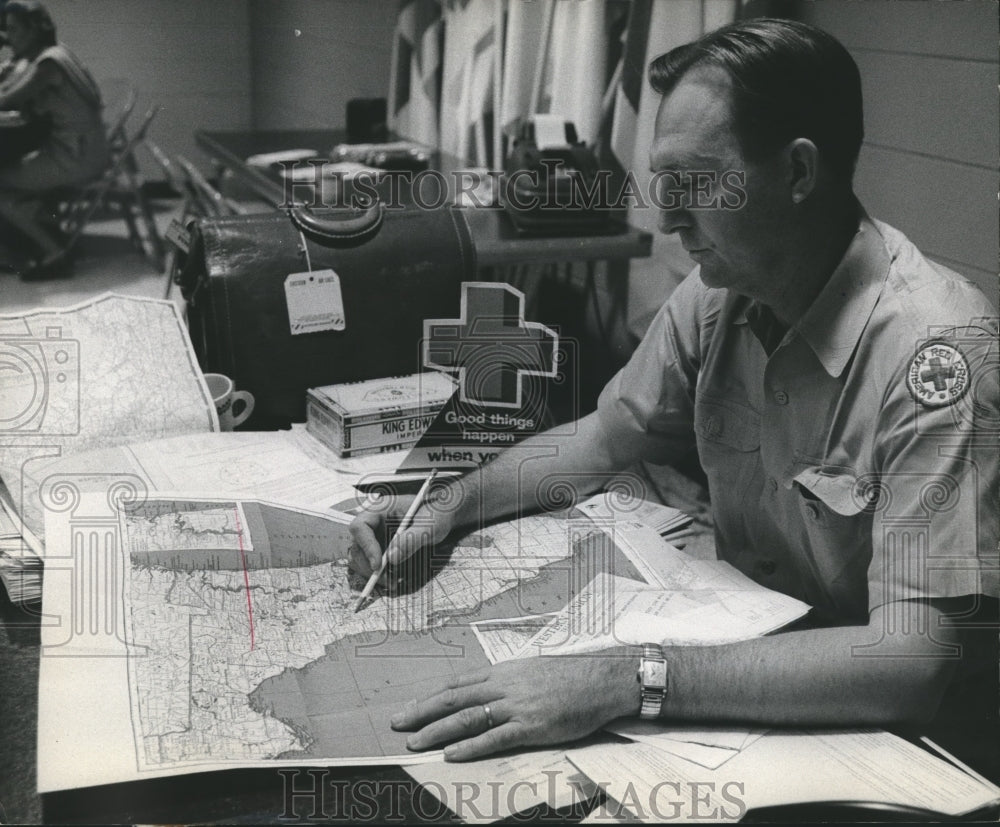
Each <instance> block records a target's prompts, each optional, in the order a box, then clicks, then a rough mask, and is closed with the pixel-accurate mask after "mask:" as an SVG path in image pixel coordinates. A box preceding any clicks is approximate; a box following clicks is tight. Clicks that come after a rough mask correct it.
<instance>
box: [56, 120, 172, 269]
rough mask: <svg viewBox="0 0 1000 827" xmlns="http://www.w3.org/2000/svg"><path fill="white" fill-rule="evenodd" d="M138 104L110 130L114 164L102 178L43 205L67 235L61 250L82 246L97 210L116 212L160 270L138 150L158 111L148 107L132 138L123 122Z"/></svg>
mask: <svg viewBox="0 0 1000 827" xmlns="http://www.w3.org/2000/svg"><path fill="white" fill-rule="evenodd" d="M134 103H135V102H134V100H132V101H131V104H130V105H128V106H127V107H126V108H125V109H124V110H123V112H122V114H121V115H120V116H119V118H118V120H117V122H116V123H115V124H113V125H112V126H111V127H110V128H109V131H108V137H109V143H110V149H111V163H110V164H109V166H108V167H107V168H106V169H105V171H104V172H103V173H102V174H101V176H100V177H99V178H96V179H94V180H93V181H91V182H89V183H87V184H84V185H82V186H79V187H62V188H59V189H56V190H53V191H51V192H49V193H46V194H45V196H44V197H43V202H44V203H45V204H46V205H48V207H49V209H50V211H51V214H52V215H53V216H54V217H55V220H56V222H57V224H58V226H59V229H60V230H61V231H62V232H63V233H64V234H65V236H66V241H65V243H64V245H63V246H64V249H65V250H66V251H67V252H68V251H70V250H72V249H73V248H74V247H75V246H76V244H77V243H78V242H79V240H80V238H81V236H82V235H83V232H84V230H85V229H86V227H87V224H88V222H89V221H90V220H91V218H93V216H94V213H95V212H96V211H97V210H98V208H100V207H102V206H110V207H114V208H116V209H117V210H118V211H119V212H120V213H121V216H122V218H123V219H124V221H125V224H126V226H127V227H128V234H129V239H130V240H131V241H132V243H133V244H135V245H136V247H138V248H139V249H140V250H142V252H143V253H145V255H146V257H147V258H148V259H149V260H150V261H151V262H152V263H153V264H154V266H155V267H156V269H157V270H159V269H161V268H162V266H163V257H164V252H163V241H162V240H161V239H160V235H159V232H158V231H157V229H156V222H155V220H154V218H153V211H152V208H151V207H150V205H149V201H148V200H147V199H146V197H145V195H144V194H143V192H142V178H141V176H140V174H139V165H138V163H137V162H136V159H135V148H136V146H138V145H139V144H140V143H141V142H142V141H144V140H145V138H146V132H147V130H148V129H149V125H150V123H151V122H152V120H153V118H154V117H156V114H157V112H159V107H155V108H153V109H150V110H149V111H148V112H147V113H146V114H145V115H144V116H143V119H142V121H141V122H140V124H139V127H138V128H137V129H136V131H135V132H134V133H133V134H132V135H131V136H128V134H127V130H126V128H125V122H126V121H127V120H128V117H129V115H130V114H131V111H132V106H134Z"/></svg>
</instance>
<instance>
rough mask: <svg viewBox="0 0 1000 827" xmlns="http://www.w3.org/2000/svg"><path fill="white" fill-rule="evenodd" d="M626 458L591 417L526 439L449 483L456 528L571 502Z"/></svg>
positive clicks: (621, 463)
mask: <svg viewBox="0 0 1000 827" xmlns="http://www.w3.org/2000/svg"><path fill="white" fill-rule="evenodd" d="M628 462H629V457H627V456H620V455H616V453H615V451H614V449H613V447H612V446H611V445H610V444H609V443H608V441H607V435H606V434H604V433H603V432H602V430H601V429H600V428H599V427H598V422H597V417H596V415H594V414H591V415H589V416H586V417H584V418H583V419H580V420H577V421H576V422H574V423H571V424H569V425H566V426H560V427H558V428H555V429H553V430H551V431H547V432H546V433H544V434H539V435H538V436H534V437H530V438H529V439H527V440H525V441H524V442H522V443H520V444H518V445H516V446H514V447H513V448H509V449H507V450H506V451H504V452H503V453H502V454H501V455H500V456H499V457H497V458H496V459H495V460H493V461H492V462H490V463H489V464H487V465H485V466H483V467H482V468H480V469H478V470H476V471H474V472H473V473H471V474H468V475H466V476H465V477H462V478H461V479H460V480H457V481H456V482H454V483H452V485H453V486H457V487H459V488H460V490H461V494H462V496H461V504H460V505H459V506H458V510H457V511H456V514H455V517H456V526H462V527H466V526H472V525H477V524H479V523H480V522H482V521H489V520H494V519H498V518H500V517H505V516H510V515H512V514H517V513H521V512H530V511H536V510H539V509H541V510H551V509H554V508H561V507H565V506H566V505H568V504H569V502H568V501H567V497H566V496H565V494H566V493H567V491H566V489H567V488H569V489H570V490H571V491H572V492H573V494H574V495H575V496H580V495H583V494H586V493H589V492H591V491H594V490H595V489H597V488H599V487H600V485H601V484H603V483H604V481H605V480H607V478H608V477H609V476H610V475H611V474H613V473H614V472H615V471H617V470H619V469H621V468H624V467H625V466H626V465H627V464H628Z"/></svg>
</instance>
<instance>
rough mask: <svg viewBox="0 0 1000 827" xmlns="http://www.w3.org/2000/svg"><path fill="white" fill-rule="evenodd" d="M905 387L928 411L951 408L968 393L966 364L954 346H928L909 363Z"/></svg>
mask: <svg viewBox="0 0 1000 827" xmlns="http://www.w3.org/2000/svg"><path fill="white" fill-rule="evenodd" d="M906 386H907V387H908V388H909V390H910V393H911V394H912V396H913V398H914V399H916V400H917V401H918V402H919V403H920V404H922V405H925V406H927V407H928V408H943V407H945V406H946V405H953V404H954V403H956V402H957V401H958V400H959V399H961V398H962V397H963V396H964V395H965V392H966V391H967V390H968V389H969V363H968V362H967V361H966V359H965V356H963V355H962V352H961V351H960V350H959V349H958V348H956V347H954V346H953V345H949V344H945V343H944V342H931V343H930V344H927V345H924V346H923V347H922V348H920V350H918V351H917V355H916V356H914V357H913V361H912V362H910V368H909V370H908V371H907V373H906Z"/></svg>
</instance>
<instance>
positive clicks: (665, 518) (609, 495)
mask: <svg viewBox="0 0 1000 827" xmlns="http://www.w3.org/2000/svg"><path fill="white" fill-rule="evenodd" d="M577 508H578V509H579V510H580V511H582V512H583V513H584V514H586V515H587V516H588V517H590V518H591V519H592V520H594V522H596V523H598V524H600V523H606V522H615V521H619V520H629V521H634V522H639V523H644V524H645V525H648V526H649V527H650V528H652V529H654V530H655V531H656V533H657V534H659V535H661V536H664V537H665V536H667V535H668V534H672V533H674V532H675V531H680V530H681V529H682V528H684V527H685V526H688V525H690V524H691V518H690V517H689V516H688V515H687V514H685V513H684V512H683V511H680V510H679V509H676V508H671V507H670V506H667V505H661V504H660V503H654V502H650V501H649V500H644V499H642V498H640V497H634V496H632V495H631V494H627V493H622V492H618V491H602V492H601V493H599V494H595V495H594V496H593V497H591V498H590V499H589V500H585V501H584V502H582V503H580V504H579V505H578V506H577Z"/></svg>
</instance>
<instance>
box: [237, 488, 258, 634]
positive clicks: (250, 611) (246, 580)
mask: <svg viewBox="0 0 1000 827" xmlns="http://www.w3.org/2000/svg"><path fill="white" fill-rule="evenodd" d="M234 513H235V514H236V539H237V541H238V542H239V544H240V560H242V561H243V585H244V586H246V589H247V615H249V617H250V650H251V651H253V643H254V636H253V601H251V600H250V573H249V572H248V571H247V555H246V552H245V551H244V550H243V524H242V523H240V509H239V507H238V506H237V507H236V509H235V511H234Z"/></svg>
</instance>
